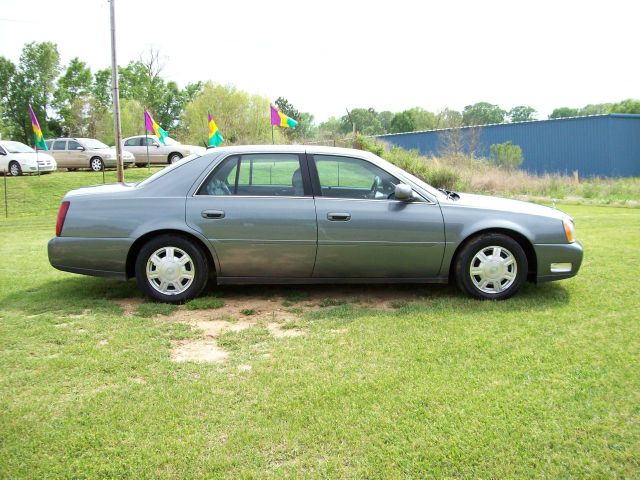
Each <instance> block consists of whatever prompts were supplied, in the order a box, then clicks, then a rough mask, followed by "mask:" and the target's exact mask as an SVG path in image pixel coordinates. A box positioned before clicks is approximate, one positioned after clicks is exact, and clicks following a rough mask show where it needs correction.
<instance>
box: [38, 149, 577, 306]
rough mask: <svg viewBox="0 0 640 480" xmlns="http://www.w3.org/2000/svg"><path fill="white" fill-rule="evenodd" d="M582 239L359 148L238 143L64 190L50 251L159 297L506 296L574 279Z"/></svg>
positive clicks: (68, 264) (568, 227) (55, 258)
mask: <svg viewBox="0 0 640 480" xmlns="http://www.w3.org/2000/svg"><path fill="white" fill-rule="evenodd" d="M582 251H583V250H582V245H581V244H580V243H579V242H578V241H577V240H576V238H575V228H574V223H573V221H572V219H571V218H570V217H569V216H568V215H566V214H564V213H562V212H560V211H559V210H555V209H551V208H548V207H544V206H540V205H535V204H531V203H526V202H519V201H515V200H505V199H500V198H495V197H488V196H479V195H472V194H466V193H459V194H458V193H454V192H449V191H441V190H437V189H435V188H432V187H431V186H429V185H427V184H426V183H424V182H423V181H421V180H420V179H418V178H416V177H414V176H413V175H410V174H409V173H407V172H405V171H403V170H401V169H400V168H398V167H396V166H394V165H392V164H390V163H388V162H386V161H385V160H383V159H381V158H379V157H377V156H375V155H373V154H371V153H368V152H363V151H359V150H350V149H339V148H330V147H311V146H241V147H240V146H238V147H225V148H216V149H211V150H208V151H207V153H205V154H204V155H198V154H196V155H191V156H189V157H187V158H185V159H184V160H183V161H181V162H178V163H176V164H174V165H171V166H169V167H167V168H165V169H163V170H161V171H159V172H157V173H156V174H155V175H153V176H151V177H149V178H148V179H146V180H144V181H142V182H140V183H137V184H127V185H122V184H115V185H105V186H98V187H88V188H81V189H78V190H74V191H71V192H69V193H68V194H67V195H66V196H65V197H64V199H63V202H62V205H61V207H60V211H59V214H58V221H57V225H56V237H55V238H53V239H52V240H51V241H50V242H49V261H50V262H51V265H53V266H54V267H55V268H58V269H60V270H64V271H68V272H74V273H82V274H86V275H98V276H110V277H117V278H122V279H127V278H132V277H135V278H136V279H137V282H138V285H139V287H140V289H141V290H143V291H144V292H145V293H146V294H147V295H149V296H151V297H153V298H155V299H157V300H160V301H164V302H183V301H185V300H188V299H190V298H193V297H195V296H197V295H198V294H200V292H202V290H203V289H204V287H205V285H206V283H207V281H208V280H209V278H210V277H212V278H214V279H215V282H217V283H218V284H258V283H280V284H287V283H289V284H292V283H293V284H302V283H399V282H403V283H428V282H435V283H446V282H449V281H451V280H453V281H455V282H456V283H457V284H458V286H459V287H460V288H461V289H462V290H463V291H464V292H466V293H467V294H469V295H471V296H473V297H476V298H481V299H504V298H508V297H510V296H512V295H513V294H514V293H516V292H517V291H518V289H519V288H520V287H521V286H522V284H523V283H524V282H525V281H526V280H530V281H534V282H545V281H548V280H559V279H562V278H568V277H572V276H574V275H575V274H576V273H577V272H578V269H579V268H580V264H581V262H582Z"/></svg>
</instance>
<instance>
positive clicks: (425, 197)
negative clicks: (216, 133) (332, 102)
mask: <svg viewBox="0 0 640 480" xmlns="http://www.w3.org/2000/svg"><path fill="white" fill-rule="evenodd" d="M261 153H262V154H273V153H274V152H266V151H259V152H250V154H261ZM277 153H279V152H277ZM286 153H293V152H286ZM248 154H249V153H247V155H248ZM293 154H294V155H307V160H308V161H312V162H315V160H313V159H310V158H308V157H309V156H311V157H313V156H314V155H325V156H332V157H344V158H356V159H358V160H364V161H365V162H369V163H370V164H372V165H373V166H374V167H377V168H379V169H381V170H384V171H385V172H387V173H388V174H389V175H391V176H392V177H394V178H397V177H396V175H394V174H392V173H391V172H388V171H387V170H385V169H384V168H382V167H381V166H379V165H376V164H375V163H373V162H372V161H371V160H369V159H368V158H363V157H357V156H354V155H345V154H323V153H317V154H314V153H311V154H306V153H305V152H302V153H293ZM235 155H238V156H241V155H244V153H238V152H229V153H227V154H226V155H223V156H221V157H219V158H218V159H217V160H216V161H215V163H214V165H212V166H211V167H209V170H208V171H207V172H206V174H205V175H204V176H203V177H202V180H201V181H200V183H198V186H197V187H196V188H195V189H193V192H192V193H191V198H195V197H216V198H225V197H240V198H289V199H291V198H298V199H299V198H312V199H315V198H327V199H332V200H345V201H348V200H350V201H353V200H355V201H363V202H384V201H386V202H402V200H392V199H380V200H376V199H373V198H361V199H359V198H341V197H324V196H319V197H316V196H314V195H313V193H312V194H311V195H305V196H304V197H287V196H272V195H197V192H198V191H199V190H200V188H201V187H202V185H203V184H204V182H205V181H206V180H207V178H209V175H211V173H213V170H215V169H216V168H217V167H218V165H219V164H221V163H222V162H223V161H225V160H226V159H227V158H229V157H233V156H235ZM398 168H400V167H398ZM398 180H402V181H403V182H405V184H406V185H410V186H411V188H412V189H413V191H414V192H415V193H416V194H417V195H418V196H419V197H420V198H421V199H422V200H423V201H422V202H419V203H426V204H427V205H436V204H437V203H438V202H436V201H435V200H434V199H432V198H431V196H430V195H428V194H426V193H425V192H424V190H422V189H421V188H419V187H417V186H416V185H414V184H413V182H410V181H408V180H407V179H406V178H399V179H398ZM403 203H414V202H403Z"/></svg>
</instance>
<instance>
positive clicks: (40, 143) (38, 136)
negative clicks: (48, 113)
mask: <svg viewBox="0 0 640 480" xmlns="http://www.w3.org/2000/svg"><path fill="white" fill-rule="evenodd" d="M29 115H31V126H32V127H33V138H34V139H35V141H36V149H40V150H49V149H48V148H47V144H46V143H44V136H43V135H42V130H41V129H40V124H39V123H38V119H37V118H36V114H35V113H33V108H31V105H29Z"/></svg>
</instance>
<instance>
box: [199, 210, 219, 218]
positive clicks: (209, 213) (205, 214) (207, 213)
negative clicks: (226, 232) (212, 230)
mask: <svg viewBox="0 0 640 480" xmlns="http://www.w3.org/2000/svg"><path fill="white" fill-rule="evenodd" d="M202 218H224V210H203V211H202Z"/></svg>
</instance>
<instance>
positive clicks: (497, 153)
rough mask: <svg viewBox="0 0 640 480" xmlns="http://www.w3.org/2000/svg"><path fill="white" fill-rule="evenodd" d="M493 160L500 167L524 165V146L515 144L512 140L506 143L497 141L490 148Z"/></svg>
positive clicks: (509, 167) (510, 167)
mask: <svg viewBox="0 0 640 480" xmlns="http://www.w3.org/2000/svg"><path fill="white" fill-rule="evenodd" d="M489 150H490V152H491V160H492V161H493V162H494V163H495V164H496V165H498V166H499V167H504V168H508V169H512V168H517V167H519V166H520V165H522V162H523V160H524V157H523V156H522V148H520V147H519V146H518V145H513V144H512V143H511V140H509V141H507V142H504V143H495V144H493V145H491V147H490V148H489Z"/></svg>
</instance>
